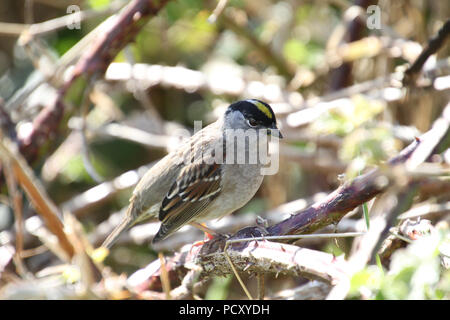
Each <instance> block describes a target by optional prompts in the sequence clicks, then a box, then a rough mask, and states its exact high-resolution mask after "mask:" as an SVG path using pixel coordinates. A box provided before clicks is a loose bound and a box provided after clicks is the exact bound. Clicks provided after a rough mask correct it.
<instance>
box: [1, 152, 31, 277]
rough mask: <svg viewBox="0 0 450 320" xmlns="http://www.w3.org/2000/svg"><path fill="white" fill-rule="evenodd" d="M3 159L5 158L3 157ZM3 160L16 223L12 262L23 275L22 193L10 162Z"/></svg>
mask: <svg viewBox="0 0 450 320" xmlns="http://www.w3.org/2000/svg"><path fill="white" fill-rule="evenodd" d="M4 159H5V158H4ZM5 160H6V161H3V166H4V171H3V172H4V174H5V177H6V184H7V186H8V191H9V195H10V197H11V203H12V205H13V209H14V217H15V225H16V250H15V254H14V262H15V264H16V267H17V271H18V274H20V275H21V276H22V277H24V276H25V275H26V273H27V270H26V267H25V265H24V263H23V261H22V253H23V212H22V195H21V193H20V191H19V190H18V189H17V181H16V177H15V176H14V173H13V168H12V165H11V162H10V161H8V160H7V159H5Z"/></svg>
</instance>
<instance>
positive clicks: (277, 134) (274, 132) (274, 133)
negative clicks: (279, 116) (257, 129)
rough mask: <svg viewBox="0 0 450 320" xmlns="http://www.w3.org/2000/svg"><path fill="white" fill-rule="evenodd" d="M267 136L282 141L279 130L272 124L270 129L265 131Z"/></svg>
mask: <svg viewBox="0 0 450 320" xmlns="http://www.w3.org/2000/svg"><path fill="white" fill-rule="evenodd" d="M267 135H268V136H275V137H277V138H278V139H283V135H282V134H281V131H280V129H278V127H277V126H276V125H275V124H274V125H273V126H272V128H270V129H267Z"/></svg>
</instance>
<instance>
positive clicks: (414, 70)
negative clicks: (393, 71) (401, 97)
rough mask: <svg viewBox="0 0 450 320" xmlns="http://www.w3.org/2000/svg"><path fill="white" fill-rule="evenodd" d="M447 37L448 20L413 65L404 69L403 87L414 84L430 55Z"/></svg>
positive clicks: (448, 30)
mask: <svg viewBox="0 0 450 320" xmlns="http://www.w3.org/2000/svg"><path fill="white" fill-rule="evenodd" d="M449 35H450V19H448V20H447V21H446V22H445V23H444V25H443V26H442V28H441V29H439V31H438V33H437V35H436V36H435V37H433V38H431V39H430V41H428V44H427V46H426V47H425V48H424V49H423V51H422V52H421V53H420V55H419V56H418V57H417V59H416V60H415V61H414V63H413V64H412V65H411V66H410V67H409V68H408V69H406V71H405V77H404V78H403V85H405V86H408V85H411V84H412V83H414V81H415V80H416V78H417V76H418V73H419V72H420V70H422V67H423V65H424V64H425V62H426V61H427V60H428V58H429V57H430V56H431V55H432V54H434V53H436V52H437V51H438V50H439V49H440V48H441V47H442V46H443V45H444V43H445V41H446V40H447V37H448V36H449Z"/></svg>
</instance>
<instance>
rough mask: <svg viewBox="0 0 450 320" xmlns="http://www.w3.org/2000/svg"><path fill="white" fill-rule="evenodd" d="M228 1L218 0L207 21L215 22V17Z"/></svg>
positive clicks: (220, 12)
mask: <svg viewBox="0 0 450 320" xmlns="http://www.w3.org/2000/svg"><path fill="white" fill-rule="evenodd" d="M227 3H228V0H219V1H218V3H217V6H216V8H215V9H214V11H213V13H211V15H210V16H209V17H208V22H209V23H215V22H216V20H217V18H218V17H219V16H220V15H221V14H222V11H223V9H225V7H226V5H227Z"/></svg>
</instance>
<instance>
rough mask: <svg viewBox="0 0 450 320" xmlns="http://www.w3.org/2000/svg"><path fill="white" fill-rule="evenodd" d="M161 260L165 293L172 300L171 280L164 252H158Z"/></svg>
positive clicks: (167, 298)
mask: <svg viewBox="0 0 450 320" xmlns="http://www.w3.org/2000/svg"><path fill="white" fill-rule="evenodd" d="M158 258H159V262H160V263H161V283H162V286H163V290H164V293H165V294H166V300H172V297H171V296H170V280H169V275H168V273H167V269H166V260H165V258H164V255H163V254H162V252H159V253H158Z"/></svg>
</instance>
